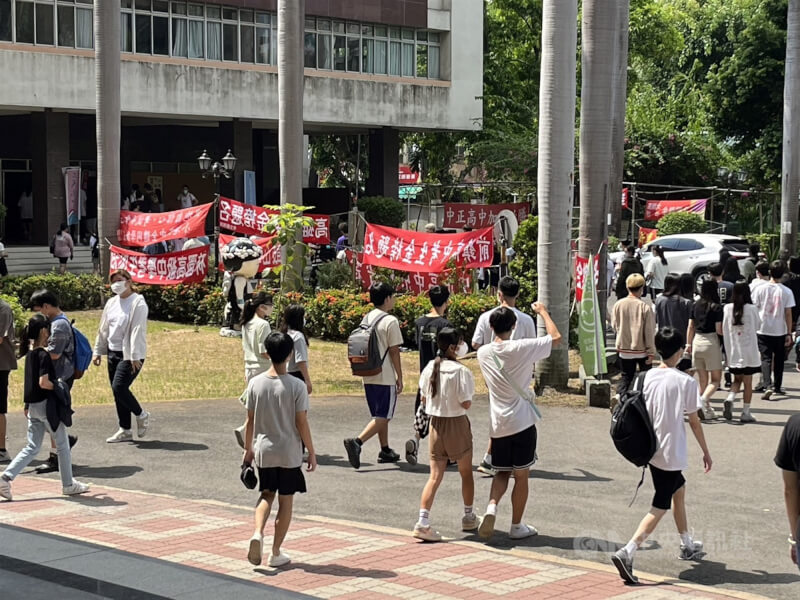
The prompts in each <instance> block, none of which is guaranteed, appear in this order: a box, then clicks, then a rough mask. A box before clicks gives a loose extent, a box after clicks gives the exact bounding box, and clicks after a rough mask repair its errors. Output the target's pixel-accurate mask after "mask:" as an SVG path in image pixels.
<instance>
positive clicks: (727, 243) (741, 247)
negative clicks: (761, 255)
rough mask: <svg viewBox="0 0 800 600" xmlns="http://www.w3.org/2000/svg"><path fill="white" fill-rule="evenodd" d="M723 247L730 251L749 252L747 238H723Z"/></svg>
mask: <svg viewBox="0 0 800 600" xmlns="http://www.w3.org/2000/svg"><path fill="white" fill-rule="evenodd" d="M722 247H723V248H724V249H725V250H728V251H729V252H747V251H748V244H747V240H743V239H736V238H732V239H729V240H722Z"/></svg>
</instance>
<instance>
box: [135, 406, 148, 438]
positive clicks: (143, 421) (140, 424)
mask: <svg viewBox="0 0 800 600" xmlns="http://www.w3.org/2000/svg"><path fill="white" fill-rule="evenodd" d="M149 425H150V413H149V412H147V411H146V410H143V411H142V414H140V415H139V416H138V417H136V435H138V436H139V437H140V438H141V437H144V436H146V435H147V428H148V427H149Z"/></svg>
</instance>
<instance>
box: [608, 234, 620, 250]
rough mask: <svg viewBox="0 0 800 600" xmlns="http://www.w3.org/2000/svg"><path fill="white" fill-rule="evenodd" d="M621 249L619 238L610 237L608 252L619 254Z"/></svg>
mask: <svg viewBox="0 0 800 600" xmlns="http://www.w3.org/2000/svg"><path fill="white" fill-rule="evenodd" d="M619 249H620V247H619V238H618V237H617V236H615V235H610V236H608V251H609V252H617V251H618V250H619Z"/></svg>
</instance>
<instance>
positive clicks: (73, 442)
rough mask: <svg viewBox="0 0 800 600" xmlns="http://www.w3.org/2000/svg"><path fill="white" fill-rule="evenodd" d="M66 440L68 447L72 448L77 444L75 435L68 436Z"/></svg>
mask: <svg viewBox="0 0 800 600" xmlns="http://www.w3.org/2000/svg"><path fill="white" fill-rule="evenodd" d="M67 439H68V440H69V447H70V448H72V447H73V446H74V445H75V444H77V443H78V436H77V435H68V436H67Z"/></svg>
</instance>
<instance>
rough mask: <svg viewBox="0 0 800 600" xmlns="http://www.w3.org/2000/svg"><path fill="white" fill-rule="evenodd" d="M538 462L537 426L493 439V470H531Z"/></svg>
mask: <svg viewBox="0 0 800 600" xmlns="http://www.w3.org/2000/svg"><path fill="white" fill-rule="evenodd" d="M535 462H536V425H531V426H530V427H528V428H527V429H525V430H523V431H520V432H519V433H515V434H514V435H508V436H506V437H499V438H492V468H493V469H494V470H495V471H517V470H521V469H529V468H530V467H531V466H532V465H533V463H535Z"/></svg>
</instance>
